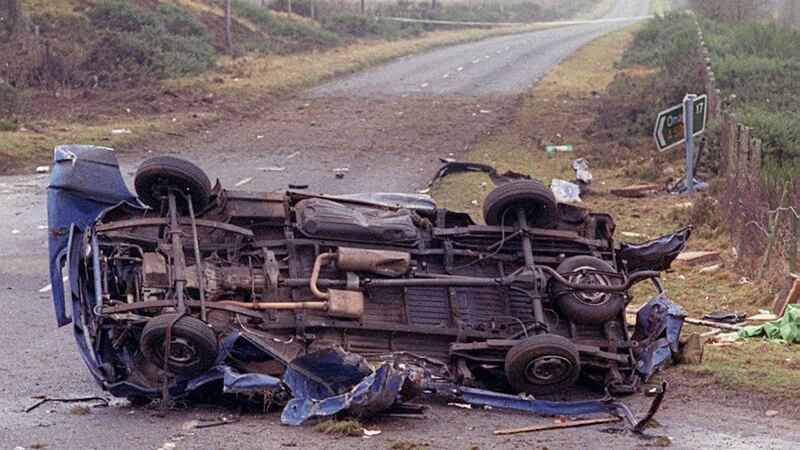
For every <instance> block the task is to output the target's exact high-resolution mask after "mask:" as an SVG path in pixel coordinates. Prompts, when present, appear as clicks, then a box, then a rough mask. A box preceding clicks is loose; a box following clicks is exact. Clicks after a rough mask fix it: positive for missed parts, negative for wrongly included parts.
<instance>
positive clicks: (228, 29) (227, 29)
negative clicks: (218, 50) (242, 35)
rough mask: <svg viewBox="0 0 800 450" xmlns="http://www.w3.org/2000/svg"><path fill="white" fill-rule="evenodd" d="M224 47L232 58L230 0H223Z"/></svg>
mask: <svg viewBox="0 0 800 450" xmlns="http://www.w3.org/2000/svg"><path fill="white" fill-rule="evenodd" d="M225 49H226V50H227V51H228V56H230V57H231V58H233V36H231V0H225Z"/></svg>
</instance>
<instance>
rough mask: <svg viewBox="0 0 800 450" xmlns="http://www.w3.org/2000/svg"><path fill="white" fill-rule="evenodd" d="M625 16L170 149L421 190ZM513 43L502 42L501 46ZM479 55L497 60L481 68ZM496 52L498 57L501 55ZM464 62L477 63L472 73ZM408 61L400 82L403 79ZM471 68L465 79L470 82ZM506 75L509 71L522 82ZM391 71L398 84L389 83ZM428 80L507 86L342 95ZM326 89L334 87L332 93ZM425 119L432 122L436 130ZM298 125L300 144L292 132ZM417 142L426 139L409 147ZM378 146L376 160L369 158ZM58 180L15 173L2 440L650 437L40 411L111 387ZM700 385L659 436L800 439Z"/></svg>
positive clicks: (493, 44) (238, 171) (451, 413)
mask: <svg viewBox="0 0 800 450" xmlns="http://www.w3.org/2000/svg"><path fill="white" fill-rule="evenodd" d="M648 3H649V2H647V1H630V0H626V1H620V2H618V5H617V6H616V7H615V9H614V11H613V12H612V15H615V16H617V17H619V16H621V15H623V14H629V15H640V14H642V13H646V12H647V10H648V8H647V4H648ZM620 26H622V24H620V23H611V24H588V25H579V26H570V27H566V28H563V29H558V30H547V31H541V32H535V33H527V34H524V35H518V36H506V37H503V38H494V39H489V40H486V41H482V42H476V43H473V44H467V45H460V46H456V47H453V48H444V49H438V50H435V51H433V52H429V53H426V54H423V55H418V56H413V57H409V58H405V59H403V60H402V62H398V63H390V64H388V65H386V66H383V67H380V68H377V69H375V70H371V71H367V72H364V73H362V74H356V75H354V76H352V77H347V78H344V79H342V80H339V81H335V82H333V83H330V84H328V85H326V86H324V87H322V88H319V89H315V90H312V91H310V92H308V93H307V94H305V95H303V96H302V98H301V99H293V100H291V101H287V102H285V103H284V104H281V105H277V106H276V107H275V108H276V112H275V113H274V114H272V115H267V116H265V117H264V118H263V119H262V120H261V121H260V122H257V123H251V124H247V125H242V124H225V127H223V128H225V130H223V131H225V132H222V131H220V130H217V131H219V132H218V133H211V134H210V135H209V137H207V138H203V139H192V140H187V141H186V142H179V143H176V145H174V146H173V147H170V148H169V150H171V151H172V152H174V153H179V154H181V155H183V156H185V157H188V158H190V159H194V160H197V161H199V162H200V164H201V166H203V167H204V168H205V169H206V170H207V171H209V173H210V174H211V175H213V176H218V177H219V178H220V180H221V182H222V183H223V185H225V186H233V185H234V184H236V183H237V182H239V181H242V180H244V179H247V178H252V180H251V181H249V182H248V183H247V184H245V185H244V186H243V188H255V189H285V188H286V184H287V183H288V182H292V181H297V180H298V178H299V179H301V180H302V181H305V182H307V183H308V184H310V185H311V190H315V191H326V192H346V191H359V190H373V191H381V190H400V191H402V190H406V191H408V190H416V189H418V188H420V187H421V186H423V185H424V180H426V179H427V178H428V177H429V176H430V174H431V173H432V172H433V171H434V170H435V169H436V166H435V164H431V161H432V160H433V159H435V157H436V156H447V153H448V152H449V151H453V152H458V151H463V150H464V149H465V148H466V147H467V146H469V141H470V139H473V137H471V138H469V139H465V140H457V139H455V138H454V137H452V136H450V135H448V136H446V139H447V141H448V142H450V141H453V142H454V144H453V147H452V149H449V150H448V147H446V145H445V144H446V143H443V144H442V145H443V147H442V148H435V149H432V148H428V147H426V146H425V145H424V144H420V143H421V142H422V143H424V142H426V141H430V140H431V139H432V137H433V136H436V135H437V134H438V133H439V132H440V131H441V129H442V128H447V127H449V126H450V125H451V124H453V123H458V124H460V126H461V127H463V128H461V129H470V130H471V129H473V128H474V129H476V130H478V131H476V133H477V134H476V135H475V136H478V135H480V134H482V133H484V132H485V131H484V130H483V128H481V127H490V126H492V124H495V123H496V121H497V120H498V119H497V118H496V117H495V115H497V114H499V111H500V110H501V109H502V106H501V104H502V101H501V100H498V99H497V98H495V97H496V96H497V94H516V93H519V92H524V91H525V90H526V89H527V88H528V87H529V86H531V85H532V83H534V81H535V79H536V78H537V77H538V76H539V75H541V74H542V73H543V72H544V71H545V70H547V69H548V68H549V67H551V66H552V65H553V64H555V63H557V62H558V61H559V60H561V59H563V58H565V57H566V56H568V55H569V54H570V53H571V52H572V51H574V50H575V49H576V48H578V47H579V46H581V45H583V44H584V43H586V42H588V41H590V40H591V39H593V38H596V37H597V36H599V35H600V34H602V33H604V32H607V31H610V30H612V29H614V28H618V27H620ZM498 46H499V47H498ZM505 47H508V50H506V49H505ZM489 49H491V51H490V50H489ZM499 50H502V51H501V53H496V52H497V51H499ZM492 52H494V53H492ZM477 55H479V56H480V57H481V58H484V60H482V61H480V62H478V63H475V64H472V61H474V60H475V59H477V57H478V56H477ZM486 55H489V57H488V58H485V56H486ZM437 58H438V59H437ZM410 61H416V62H413V63H411V64H412V66H413V70H409V71H407V72H406V75H403V76H400V71H398V70H397V69H396V66H395V64H401V65H405V64H409V62H410ZM393 67H394V68H393ZM459 67H463V69H462V70H461V71H459V70H458V68H459ZM449 71H453V74H452V79H451V77H447V78H443V75H444V74H445V73H450V72H449ZM395 72H397V75H398V78H393V74H394V73H395ZM380 73H383V74H384V75H382V76H381V75H378V76H377V78H376V75H374V74H380ZM461 74H463V80H462V79H461V78H459V77H460V75H461ZM506 74H508V75H509V76H508V77H507V79H506V77H505V75H506ZM390 75H391V76H390ZM467 76H469V80H470V81H467V79H468V78H467ZM381 77H383V80H384V81H383V88H381V87H380V86H381V83H380V81H379V80H378V79H379V78H381ZM358 79H361V80H362V81H361V83H363V84H362V85H361V88H354V87H352V86H354V85H353V84H352V83H353V80H358ZM404 80H409V81H408V82H406V81H404ZM501 80H505V81H502V82H501ZM423 83H428V86H427V87H430V88H431V89H430V90H429V93H431V94H435V93H437V92H439V93H441V92H451V93H452V92H463V91H464V90H466V91H467V92H465V93H467V94H469V95H476V94H479V93H482V92H494V95H495V97H492V99H490V100H488V101H484V100H485V99H484V100H481V101H477V100H472V99H471V98H470V99H468V100H459V101H458V102H454V101H452V100H441V99H437V98H436V97H430V101H431V102H440V106H439V107H440V108H441V109H448V110H452V111H451V114H450V115H449V116H447V117H446V121H444V122H433V119H430V120H429V119H428V118H427V117H424V116H423V117H421V118H418V119H417V120H416V121H415V120H409V121H408V122H403V121H402V120H400V119H399V118H401V117H408V116H412V115H414V114H418V113H415V108H417V107H419V103H420V102H421V103H426V102H428V98H424V99H422V100H417V101H416V103H415V101H413V100H410V99H405V100H402V101H401V100H400V98H397V99H396V100H392V101H386V102H382V101H375V102H372V105H371V106H370V108H372V109H369V108H366V109H362V108H361V107H357V106H355V105H353V104H351V103H347V102H339V101H338V100H336V98H337V97H339V96H343V97H351V96H352V95H353V94H355V93H359V94H361V93H368V92H372V93H373V94H374V93H379V92H380V93H383V94H390V93H394V94H401V96H402V94H403V93H410V92H416V91H410V90H409V89H412V88H414V86H416V87H420V88H422V84H423ZM337 86H338V87H337ZM348 86H350V87H348ZM398 86H406V87H407V89H406V88H402V87H398ZM459 86H460V87H459ZM493 86H494V87H498V89H499V86H503V89H504V90H502V91H483V90H482V89H484V88H486V89H489V88H492V87H493ZM448 89H451V90H448ZM325 92H328V95H329V96H328V97H324V98H322V99H319V96H320V95H323V94H324V93H325ZM315 97H317V98H318V99H315ZM413 97H416V96H413ZM323 100H324V101H323ZM448 102H450V103H448ZM318 104H321V105H319V106H318ZM306 105H309V106H306ZM451 105H458V107H457V108H454V107H451ZM315 108H316V109H315ZM301 109H302V111H301V112H296V113H295V115H294V116H293V117H292V119H291V120H288V119H286V116H287V115H288V112H289V111H298V110H301ZM378 110H381V111H383V113H382V115H383V117H379V118H377V119H376V118H375V116H377V115H378V114H376V111H378ZM483 111H491V112H490V113H484V112H483ZM401 113H403V114H401ZM436 116H437V117H440V116H441V115H440V114H437V115H436ZM341 117H346V118H357V120H350V121H349V122H356V125H352V126H351V127H350V128H348V129H347V130H346V131H342V124H341V122H337V121H336V120H334V118H341ZM490 119H491V120H490ZM420 121H422V122H431V123H430V124H428V125H427V126H420ZM461 129H459V130H461ZM386 134H390V135H392V136H394V137H395V142H394V144H393V147H381V146H380V145H379V144H378V143H377V141H379V140H380V136H383V135H386ZM259 136H261V138H259ZM453 136H455V134H453ZM286 137H291V138H292V139H293V140H292V141H291V142H289V143H286V142H285V141H284V138H286ZM353 146H355V149H354V148H353ZM405 147H408V148H410V149H412V150H413V151H412V152H411V153H407V152H403V151H398V150H397V149H399V148H405ZM441 152H443V153H441ZM367 153H368V154H369V156H368V157H365V154H367ZM409 154H411V155H412V156H409ZM423 155H425V156H424V157H425V158H428V159H424V160H423V159H414V158H415V157H417V156H419V157H420V158H423ZM146 156H150V155H144V154H126V155H121V161H122V165H123V172H124V173H126V175H128V178H130V176H129V174H130V173H131V172H132V171H133V169H134V168H135V167H136V166H137V165H138V163H139V162H140V161H141V160H142V159H144V158H145V157H146ZM420 161H423V162H424V164H423V163H421V162H420ZM260 166H275V167H278V166H280V167H282V170H280V171H275V172H269V171H268V172H264V171H260V170H259V169H258V168H259V167H260ZM343 166H347V167H350V168H351V171H350V172H349V173H348V175H347V176H345V177H344V178H343V179H337V178H335V177H334V175H333V173H332V171H331V168H334V167H343ZM389 167H391V169H388V168H389ZM398 168H401V169H402V170H400V169H398ZM46 184H47V176H46V175H30V176H13V177H8V176H6V177H0V255H2V258H0V349H2V351H0V449H6V448H9V449H11V448H15V447H17V446H21V447H28V448H30V447H32V446H34V444H43V445H47V446H48V448H112V447H113V448H153V449H156V448H174V447H177V448H278V447H302V448H347V449H351V448H375V447H378V448H386V447H387V446H389V445H391V443H392V442H393V440H405V441H410V442H417V443H428V444H430V445H431V446H432V447H433V448H468V447H470V446H472V445H477V446H480V447H481V448H519V447H531V448H533V447H540V446H547V447H550V448H586V447H588V446H591V447H594V448H632V447H637V446H640V445H642V444H644V442H643V441H640V440H638V439H636V438H634V437H631V436H629V435H625V434H609V433H603V432H601V431H599V430H598V429H597V428H590V429H583V430H573V431H570V432H559V431H555V432H546V433H542V434H536V435H522V436H517V437H507V438H498V437H494V436H492V435H491V433H490V430H492V429H494V428H499V427H516V426H524V425H529V424H531V423H532V422H547V421H548V420H550V419H542V418H532V417H530V416H529V415H524V414H515V413H506V412H501V411H496V410H494V411H469V410H462V409H459V408H453V407H447V406H441V405H440V406H434V407H433V409H432V411H431V412H430V418H429V419H427V420H425V421H417V420H405V421H401V420H389V419H381V420H379V421H378V422H376V423H374V424H372V425H370V426H371V427H372V428H378V429H381V430H382V431H383V433H382V434H381V435H379V436H375V437H372V438H370V439H361V438H344V439H338V440H331V439H330V438H328V437H326V436H323V435H320V434H318V433H315V432H313V431H311V430H309V429H308V427H303V428H288V427H285V426H281V425H280V422H279V420H278V415H277V414H274V413H273V414H248V415H245V416H244V417H243V418H242V421H241V422H239V423H236V424H231V425H225V426H221V427H215V428H206V429H202V430H201V429H194V428H193V426H192V424H193V423H195V422H193V421H196V420H198V419H200V418H204V417H216V416H219V415H220V414H225V415H229V416H230V415H236V414H237V411H231V410H223V409H219V408H218V407H213V406H209V407H197V408H192V409H187V410H183V411H174V412H171V413H169V414H168V415H167V416H166V417H159V416H158V415H157V414H156V412H155V411H151V410H149V409H146V408H134V407H131V406H130V405H129V404H127V402H126V401H115V402H113V403H112V404H111V405H110V406H109V407H92V408H90V409H89V413H88V414H81V413H82V412H85V411H84V410H82V409H77V410H73V409H72V408H73V406H75V405H73V404H62V403H48V404H45V405H43V406H41V407H39V408H37V409H36V410H34V411H32V412H30V413H25V409H26V408H27V407H29V406H31V405H32V404H34V403H35V402H36V401H37V400H35V399H34V398H32V397H34V396H37V395H48V396H51V397H84V396H94V395H98V396H104V393H103V392H102V391H101V390H100V389H99V387H98V386H97V385H96V384H95V383H94V382H93V380H92V378H91V376H90V375H89V373H88V371H87V369H86V368H85V366H84V364H83V362H82V360H81V358H80V356H79V353H78V351H77V349H76V346H75V343H74V338H73V337H72V334H71V330H70V329H69V327H64V328H61V329H57V328H56V327H55V318H54V314H53V311H52V306H51V303H50V297H49V293H48V292H40V290H41V289H42V288H44V287H45V286H47V285H48V283H49V281H48V276H47V256H46V255H47V241H46V238H47V230H46V228H45V225H46V223H47V220H46V199H45V186H46ZM692 392H694V391H692ZM692 392H690V393H687V394H686V395H681V394H677V395H675V396H674V397H670V399H669V400H668V402H667V403H666V404H665V406H664V408H663V411H662V413H661V415H660V416H659V419H660V420H661V422H662V423H664V424H665V427H664V428H663V429H661V430H658V433H659V434H668V435H670V436H672V437H673V439H674V440H675V445H674V446H675V447H680V448H686V447H702V448H709V447H720V448H723V447H724V448H792V446H793V445H794V443H796V442H797V441H800V435H798V434H797V431H796V430H797V429H798V427H797V426H796V422H795V421H792V420H790V419H785V418H783V417H780V416H779V417H775V418H771V419H769V421H768V422H765V421H764V418H763V417H761V418H760V419H759V418H758V416H759V412H758V411H755V412H753V411H750V410H748V409H747V408H746V407H741V405H733V406H732V405H730V404H728V405H724V404H718V403H715V402H714V401H711V400H709V399H707V398H705V397H704V396H703V395H696V393H695V394H693V393H692ZM693 395H694V397H692V396H693ZM689 399H691V401H690V400H689ZM628 401H629V402H631V404H632V406H633V407H634V408H635V409H637V410H638V411H639V412H641V411H642V408H643V407H644V406H645V403H646V400H645V399H643V398H641V397H634V398H631V399H630V400H628ZM92 404H93V403H92V402H90V403H86V404H84V405H92ZM775 409H779V407H776V408H775ZM792 430H794V431H792Z"/></svg>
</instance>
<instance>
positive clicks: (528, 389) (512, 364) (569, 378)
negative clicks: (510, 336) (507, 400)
mask: <svg viewBox="0 0 800 450" xmlns="http://www.w3.org/2000/svg"><path fill="white" fill-rule="evenodd" d="M580 369H581V362H580V357H579V356H578V349H577V347H575V344H573V343H572V342H571V341H570V340H569V339H567V338H565V337H562V336H557V335H554V334H540V335H537V336H531V337H528V338H525V339H522V340H520V341H519V342H517V343H516V344H514V346H513V347H511V350H509V351H508V353H507V354H506V361H505V372H506V379H507V380H508V383H509V384H510V385H511V387H513V388H514V390H515V391H517V392H525V393H527V394H532V395H542V394H553V393H557V392H562V391H563V390H564V389H566V388H568V387H570V386H572V385H573V384H574V383H575V381H576V380H577V379H578V375H580Z"/></svg>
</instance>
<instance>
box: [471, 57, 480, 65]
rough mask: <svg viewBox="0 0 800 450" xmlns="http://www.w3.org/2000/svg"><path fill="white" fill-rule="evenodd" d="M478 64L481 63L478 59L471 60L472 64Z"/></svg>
mask: <svg viewBox="0 0 800 450" xmlns="http://www.w3.org/2000/svg"><path fill="white" fill-rule="evenodd" d="M479 62H481V60H480V58H478V59H473V60H472V64H478V63H479Z"/></svg>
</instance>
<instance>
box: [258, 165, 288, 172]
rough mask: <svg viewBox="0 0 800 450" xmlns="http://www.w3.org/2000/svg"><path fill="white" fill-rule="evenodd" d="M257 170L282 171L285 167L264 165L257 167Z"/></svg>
mask: <svg viewBox="0 0 800 450" xmlns="http://www.w3.org/2000/svg"><path fill="white" fill-rule="evenodd" d="M258 170H263V171H264V172H283V171H284V170H286V167H281V166H266V167H259V168H258Z"/></svg>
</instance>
